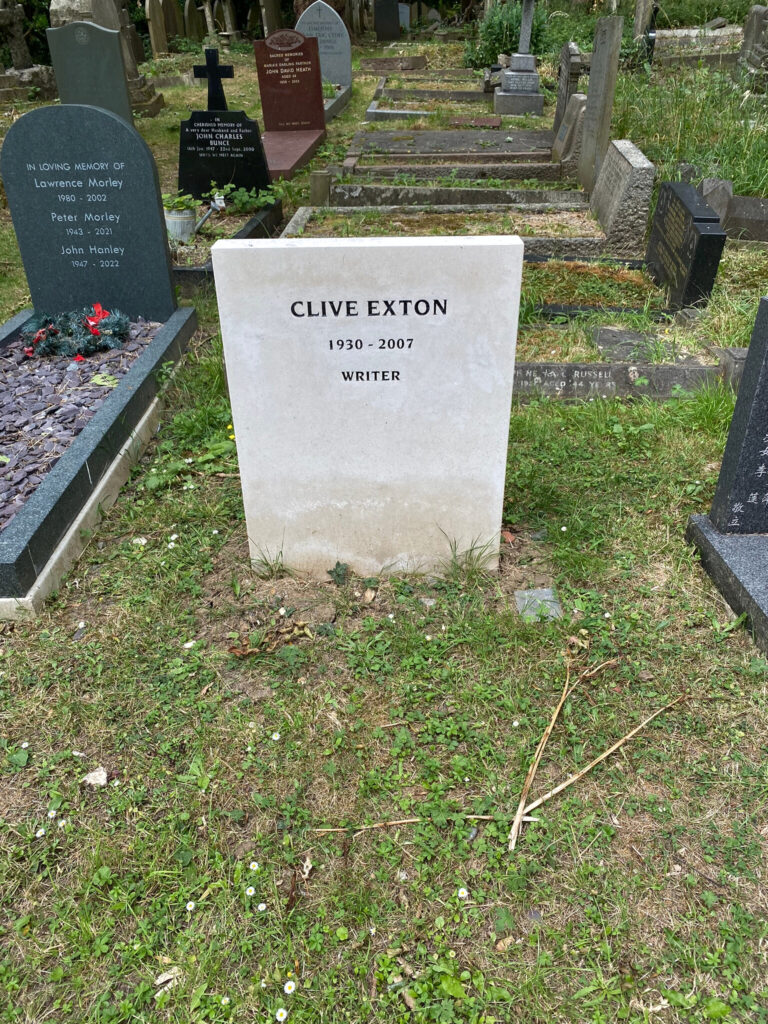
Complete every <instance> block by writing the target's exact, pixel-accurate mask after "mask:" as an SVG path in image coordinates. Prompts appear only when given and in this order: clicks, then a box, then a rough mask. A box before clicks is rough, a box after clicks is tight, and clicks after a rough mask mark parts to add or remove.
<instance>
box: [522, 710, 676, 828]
mask: <svg viewBox="0 0 768 1024" xmlns="http://www.w3.org/2000/svg"><path fill="white" fill-rule="evenodd" d="M687 698H688V694H687V693H683V694H681V696H679V697H676V698H675V699H674V700H673V701H671V702H670V703H669V704H665V705H664V707H663V708H659V710H658V711H654V713H653V714H652V715H649V716H648V717H647V718H646V719H645V720H644V721H642V722H641V723H640V725H637V726H635V728H634V729H632V730H631V732H628V733H627V734H626V736H622V737H621V739H620V740H617V742H616V743H614V744H613V746H612V747H609V748H608V750H605V751H603V753H602V754H601V755H600V756H599V757H596V758H595V759H594V761H590V762H589V764H588V765H587V766H586V768H582V769H581V771H580V772H576V774H575V775H572V776H571V777H570V779H566V780H565V782H561V783H560V785H559V786H555V788H554V789H550V791H549V792H548V793H545V794H544V796H540V797H539V799H538V800H534V801H533V803H531V804H528V806H527V807H526V808H525V813H526V814H530V812H531V811H535V810H536V808H537V807H541V805H542V804H545V803H546V802H547V800H551V799H552V797H553V796H557V794H558V793H562V792H563V790H564V789H568V787H569V786H572V785H573V784H574V782H578V781H579V779H583V778H584V776H585V775H587V774H588V773H589V772H591V771H592V769H593V768H595V767H596V766H597V765H599V764H600V762H601V761H604V760H605V759H606V758H607V757H610V756H611V754H613V753H615V752H616V751H617V750H618V749H619V748H620V747H623V746H624V744H625V743H626V742H627V741H628V740H631V739H632V737H633V736H636V735H637V734H638V733H639V732H640V731H641V730H642V729H644V728H645V727H646V725H650V723H651V722H652V721H653V720H654V718H658V717H659V715H663V714H664V712H665V711H669V710H670V708H673V707H674V706H675V705H676V704H679V703H680V702H681V701H683V700H687Z"/></svg>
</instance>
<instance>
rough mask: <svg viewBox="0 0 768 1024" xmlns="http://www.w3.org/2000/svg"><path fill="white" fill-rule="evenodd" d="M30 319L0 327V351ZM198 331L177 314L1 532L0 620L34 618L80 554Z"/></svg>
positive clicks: (145, 439) (191, 316)
mask: <svg viewBox="0 0 768 1024" xmlns="http://www.w3.org/2000/svg"><path fill="white" fill-rule="evenodd" d="M31 315H32V311H31V310H29V309H27V310H24V311H23V312H21V313H19V314H17V315H16V316H15V317H13V319H11V320H9V321H8V322H7V323H6V324H4V325H3V326H2V327H0V348H2V347H4V346H6V345H8V344H10V342H11V341H12V340H13V339H14V338H15V337H16V336H17V335H18V332H19V330H20V329H21V327H22V326H23V324H24V323H25V322H26V321H27V320H28V319H29V317H30V316H31ZM196 329H197V315H196V313H195V310H194V309H192V308H189V307H187V308H183V309H177V310H176V311H175V312H174V313H173V314H172V315H171V316H170V318H169V319H168V320H167V321H166V322H165V323H164V324H163V326H162V327H161V328H160V330H159V331H158V332H157V334H156V335H155V337H154V338H153V340H152V341H151V342H150V344H149V345H148V346H147V348H146V349H145V350H144V352H142V354H141V355H140V356H139V357H138V359H136V361H135V362H134V363H133V365H132V366H131V368H130V369H129V370H128V372H127V373H126V375H125V376H124V377H123V378H122V379H121V380H120V382H119V383H118V385H117V386H116V387H115V388H114V390H113V391H112V393H111V394H110V395H108V396H107V398H106V399H105V401H104V403H103V404H102V406H101V407H100V408H99V410H98V411H97V412H96V414H95V415H94V416H93V418H92V419H91V420H89V422H88V423H87V424H86V425H85V427H84V428H83V430H82V431H81V432H80V433H79V434H78V435H77V437H76V438H75V439H74V440H73V441H72V443H71V445H70V446H69V447H68V449H67V450H66V452H65V453H64V454H63V455H62V456H61V458H60V459H59V460H58V462H57V463H56V464H55V466H54V467H53V468H52V469H51V470H50V472H48V473H47V474H46V475H45V477H44V478H43V480H42V481H41V483H40V484H39V486H38V487H37V488H36V490H35V492H34V493H33V494H32V495H31V496H30V498H29V499H28V500H27V501H26V502H25V504H24V505H23V506H22V508H21V509H20V510H19V512H17V513H16V515H15V516H14V518H13V520H12V521H11V522H10V523H9V524H8V526H7V527H6V528H5V529H4V530H3V531H2V533H0V619H3V620H17V619H27V618H33V617H34V616H35V615H36V614H37V612H38V611H39V610H40V608H41V606H42V604H43V602H44V601H45V599H46V597H48V596H49V595H50V594H51V593H53V591H54V590H56V588H57V587H58V585H59V583H60V581H61V578H62V576H63V575H64V573H65V572H66V571H67V569H68V568H69V566H70V565H71V563H72V562H73V561H74V560H75V559H76V558H77V557H78V555H79V554H80V553H81V552H82V550H83V549H84V547H85V545H86V543H87V538H86V537H84V535H83V534H84V531H86V530H89V529H91V528H92V527H93V526H95V525H96V523H98V521H99V519H100V511H101V509H102V508H105V507H108V506H109V505H111V504H112V503H113V502H114V501H115V499H116V497H117V495H118V493H119V491H120V488H121V487H122V485H123V484H124V483H125V481H126V480H127V479H128V476H129V474H130V470H131V467H132V466H133V465H134V464H135V463H136V461H137V460H138V458H139V457H140V455H141V453H142V452H143V451H144V449H145V448H146V446H147V444H148V443H149V441H150V439H151V437H152V435H153V433H154V430H155V428H156V426H157V422H158V419H159V414H160V401H161V400H160V397H159V393H160V391H161V378H162V376H163V375H164V373H165V367H166V366H167V364H168V363H174V364H176V363H178V362H179V360H180V359H181V357H182V355H183V354H184V352H185V351H186V349H187V345H188V343H189V340H190V338H191V337H192V335H193V334H194V332H195V330H196Z"/></svg>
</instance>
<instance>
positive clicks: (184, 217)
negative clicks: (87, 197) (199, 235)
mask: <svg viewBox="0 0 768 1024" xmlns="http://www.w3.org/2000/svg"><path fill="white" fill-rule="evenodd" d="M164 213H165V226H166V228H167V230H168V237H169V238H171V239H172V240H173V241H175V242H188V241H189V240H190V238H192V236H193V235H194V233H195V224H196V222H197V214H196V212H195V211H194V210H165V211H164Z"/></svg>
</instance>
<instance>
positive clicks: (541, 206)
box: [324, 182, 589, 213]
mask: <svg viewBox="0 0 768 1024" xmlns="http://www.w3.org/2000/svg"><path fill="white" fill-rule="evenodd" d="M412 204H416V205H421V206H429V205H430V204H434V205H435V206H444V205H447V206H462V205H467V206H474V205H482V206H518V205H519V206H524V207H525V209H526V210H527V211H528V212H530V213H546V212H547V210H550V209H552V208H553V207H554V208H555V209H557V210H560V211H566V210H583V211H585V212H586V211H588V210H589V200H588V198H587V196H586V194H585V193H584V192H581V191H578V190H576V189H572V190H565V189H549V190H547V189H501V188H478V187H472V188H469V187H467V188H461V187H460V186H452V185H450V186H449V185H446V186H434V187H429V186H427V187H420V186H417V185H373V184H367V183H360V184H357V183H355V182H330V184H329V190H328V200H327V202H326V203H325V204H324V205H327V206H337V207H338V206H350V207H356V206H410V205H412Z"/></svg>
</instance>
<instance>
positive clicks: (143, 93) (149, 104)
mask: <svg viewBox="0 0 768 1024" xmlns="http://www.w3.org/2000/svg"><path fill="white" fill-rule="evenodd" d="M49 18H50V22H51V28H62V27H63V26H64V25H68V24H69V23H70V22H72V21H88V22H92V23H93V24H94V25H100V26H101V27H102V28H108V29H112V30H113V31H115V32H119V33H120V42H121V44H122V52H123V65H124V67H125V76H126V80H127V82H128V93H129V95H130V97H131V107H132V109H133V112H134V113H135V114H141V115H142V116H144V117H155V115H156V114H158V113H159V112H160V111H161V110H162V109H163V106H164V105H165V101H164V99H163V95H162V93H158V92H155V87H154V85H152V83H151V82H149V81H147V79H146V77H145V76H144V75H141V74H139V69H138V64H137V57H136V55H135V53H134V41H135V38H136V32H135V27H134V26H133V25H132V23H131V22H130V19H129V17H128V12H127V10H126V9H125V7H123V6H121V5H120V4H119V3H116V2H115V0H52V2H51V7H50V11H49ZM141 59H142V60H143V49H142V55H141Z"/></svg>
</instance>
